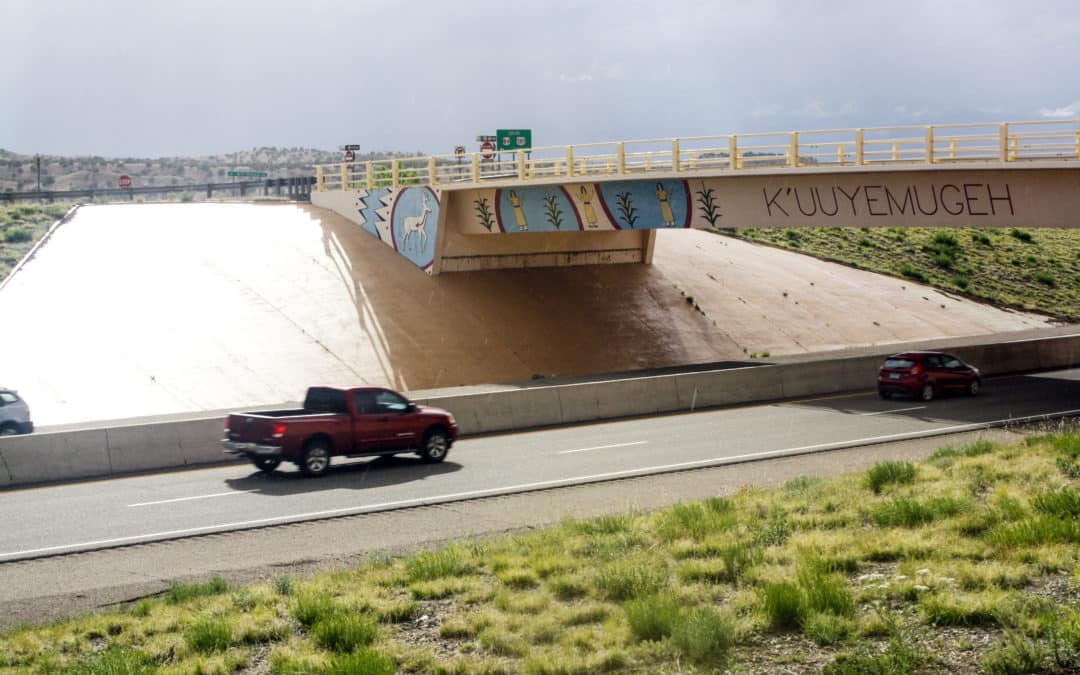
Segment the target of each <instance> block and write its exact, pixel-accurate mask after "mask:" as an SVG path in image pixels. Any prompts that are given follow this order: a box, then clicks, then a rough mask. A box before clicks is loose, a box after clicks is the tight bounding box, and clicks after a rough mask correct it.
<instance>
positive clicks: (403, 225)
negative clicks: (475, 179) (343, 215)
mask: <svg viewBox="0 0 1080 675" xmlns="http://www.w3.org/2000/svg"><path fill="white" fill-rule="evenodd" d="M353 207H354V209H355V216H354V220H356V221H357V222H358V223H359V224H360V227H361V228H363V229H364V230H365V231H367V232H369V233H370V234H372V235H374V236H376V237H378V238H379V240H380V241H382V242H383V243H384V244H386V245H387V246H389V247H391V248H392V249H394V250H395V251H397V252H398V253H400V254H401V255H403V256H405V257H406V258H408V259H409V261H410V262H412V263H413V264H414V265H416V266H417V267H420V268H421V269H424V270H426V271H428V272H430V271H431V265H432V263H433V262H434V261H435V240H436V238H437V236H436V235H437V234H438V227H439V193H438V191H436V190H433V189H432V188H429V187H426V186H424V187H405V188H396V189H395V188H375V189H372V190H357V191H356V203H355V204H354V206H353Z"/></svg>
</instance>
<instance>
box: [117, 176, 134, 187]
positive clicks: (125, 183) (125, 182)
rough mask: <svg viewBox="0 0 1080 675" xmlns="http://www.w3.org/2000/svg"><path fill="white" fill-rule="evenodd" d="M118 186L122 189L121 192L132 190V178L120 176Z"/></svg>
mask: <svg viewBox="0 0 1080 675" xmlns="http://www.w3.org/2000/svg"><path fill="white" fill-rule="evenodd" d="M116 184H117V185H118V186H119V187H120V189H121V190H126V189H128V188H130V187H131V176H128V175H123V176H120V178H119V179H117V181H116Z"/></svg>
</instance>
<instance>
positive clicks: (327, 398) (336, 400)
mask: <svg viewBox="0 0 1080 675" xmlns="http://www.w3.org/2000/svg"><path fill="white" fill-rule="evenodd" d="M304 410H313V411H315V412H332V413H347V412H349V406H348V405H347V404H346V403H345V392H343V391H341V390H339V389H324V388H322V387H312V388H311V389H308V392H307V397H306V398H305V399H304Z"/></svg>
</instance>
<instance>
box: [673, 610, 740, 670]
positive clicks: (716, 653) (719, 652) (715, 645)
mask: <svg viewBox="0 0 1080 675" xmlns="http://www.w3.org/2000/svg"><path fill="white" fill-rule="evenodd" d="M671 641H672V643H673V644H674V645H675V646H676V647H677V648H678V649H679V650H680V651H681V652H683V653H684V654H686V655H687V656H688V657H690V659H691V660H692V661H694V662H696V663H702V664H709V663H718V662H720V661H722V660H723V659H724V658H725V657H726V656H727V653H728V651H729V650H730V649H731V645H732V644H734V642H735V623H734V622H733V621H732V620H731V619H730V618H729V617H727V616H724V615H722V614H720V613H718V612H717V611H716V610H714V609H713V608H711V607H695V608H694V609H691V610H690V611H688V612H686V613H685V614H683V615H681V616H680V617H679V620H678V621H677V622H676V623H675V625H674V627H673V628H672V631H671Z"/></svg>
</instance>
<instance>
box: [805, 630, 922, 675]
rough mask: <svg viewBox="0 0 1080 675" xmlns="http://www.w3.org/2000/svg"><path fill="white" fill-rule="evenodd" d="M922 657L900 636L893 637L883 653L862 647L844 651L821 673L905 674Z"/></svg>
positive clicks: (861, 674) (854, 674)
mask: <svg viewBox="0 0 1080 675" xmlns="http://www.w3.org/2000/svg"><path fill="white" fill-rule="evenodd" d="M921 663H922V659H920V658H919V656H918V654H917V653H916V652H915V650H914V649H912V648H911V647H909V646H908V645H907V644H905V643H904V641H903V639H902V638H899V637H894V638H893V639H891V640H890V641H889V648H888V649H886V650H885V652H884V653H882V654H878V653H873V652H871V650H870V649H869V648H866V647H864V648H863V649H861V650H860V651H859V652H858V653H854V654H851V653H845V654H841V655H839V656H837V657H836V659H835V660H834V661H833V662H832V663H830V664H829V665H827V666H825V668H824V669H823V670H822V671H821V672H822V675H907V674H908V673H913V672H915V671H916V670H917V669H918V666H919V665H920V664H921Z"/></svg>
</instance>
